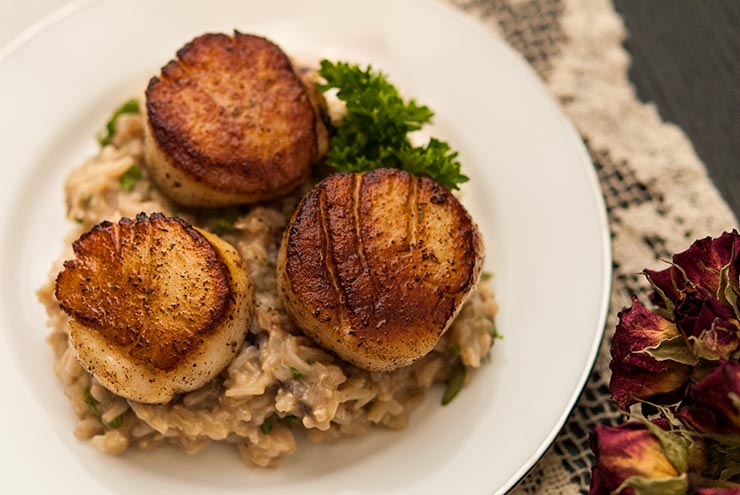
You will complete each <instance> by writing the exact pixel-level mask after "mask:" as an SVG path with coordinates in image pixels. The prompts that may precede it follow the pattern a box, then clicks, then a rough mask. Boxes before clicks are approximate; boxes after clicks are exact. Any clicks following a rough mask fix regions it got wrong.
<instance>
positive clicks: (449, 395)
mask: <svg viewBox="0 0 740 495" xmlns="http://www.w3.org/2000/svg"><path fill="white" fill-rule="evenodd" d="M467 374H468V371H467V368H465V365H464V364H462V363H461V362H460V361H457V363H456V364H455V368H454V369H453V370H452V373H451V374H450V377H449V378H448V379H447V388H446V389H445V393H444V395H443V396H442V405H443V406H446V405H447V404H449V403H450V402H452V399H454V398H455V397H456V396H457V394H458V393H460V390H462V388H463V385H465V377H466V375H467Z"/></svg>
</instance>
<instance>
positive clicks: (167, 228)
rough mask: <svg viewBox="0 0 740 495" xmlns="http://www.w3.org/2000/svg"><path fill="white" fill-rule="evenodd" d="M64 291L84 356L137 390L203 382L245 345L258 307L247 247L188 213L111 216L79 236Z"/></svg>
mask: <svg viewBox="0 0 740 495" xmlns="http://www.w3.org/2000/svg"><path fill="white" fill-rule="evenodd" d="M73 248H74V253H75V258H74V259H72V260H68V261H66V262H65V263H64V269H63V270H62V271H61V272H60V273H59V275H58V276H57V280H56V288H55V293H54V294H55V296H56V298H57V300H58V301H59V305H60V307H61V308H62V310H64V312H65V313H67V315H69V317H70V321H69V340H70V344H71V346H72V348H73V350H74V353H75V355H76V357H77V359H78V361H79V362H80V364H81V365H82V366H83V367H84V368H85V369H86V370H87V371H88V372H90V373H91V374H92V375H93V376H94V377H95V378H96V379H97V380H98V381H99V382H100V383H101V384H102V385H103V386H104V387H106V388H107V389H109V390H110V391H112V392H113V393H115V394H118V395H120V396H123V397H125V398H127V399H131V400H134V401H139V402H145V403H153V404H159V403H165V402H168V401H170V400H171V399H172V398H173V397H174V395H175V394H178V393H181V392H188V391H191V390H195V389H197V388H200V387H201V386H203V385H204V384H205V383H207V382H208V381H209V380H211V379H212V378H214V377H215V376H216V375H217V374H218V373H220V372H221V371H222V370H223V369H224V368H225V367H226V366H227V365H228V364H229V363H230V362H231V360H232V359H233V358H234V356H235V355H236V353H237V352H238V351H239V350H240V349H241V345H242V343H243V341H244V337H245V334H246V331H247V329H248V328H249V324H250V322H251V320H252V316H253V312H254V302H253V289H252V282H251V279H250V278H249V275H248V273H247V270H246V268H245V266H244V264H243V262H242V260H241V258H240V257H239V254H238V253H237V252H236V251H235V250H234V248H233V247H231V245H229V244H228V243H226V242H225V241H223V240H221V239H220V238H218V237H217V236H215V235H214V234H211V233H208V232H205V231H202V230H199V229H197V228H195V227H192V226H191V225H189V224H187V223H186V222H185V221H183V220H181V219H179V218H167V217H165V216H163V215H162V214H158V213H153V214H152V215H150V216H147V215H145V214H144V213H141V214H139V215H137V217H136V219H135V220H131V219H128V218H123V219H121V220H120V221H119V222H118V223H117V224H113V223H110V222H102V223H100V224H98V225H96V226H95V227H93V228H92V229H91V230H89V231H88V232H86V233H84V234H83V235H82V236H81V237H80V238H79V239H78V240H77V241H75V242H74V244H73Z"/></svg>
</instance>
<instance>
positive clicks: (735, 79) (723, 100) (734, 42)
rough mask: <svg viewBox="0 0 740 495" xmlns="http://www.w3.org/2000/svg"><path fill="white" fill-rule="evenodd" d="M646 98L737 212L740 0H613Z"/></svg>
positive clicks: (739, 202) (739, 188)
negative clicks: (677, 130)
mask: <svg viewBox="0 0 740 495" xmlns="http://www.w3.org/2000/svg"><path fill="white" fill-rule="evenodd" d="M614 5H615V7H616V9H617V12H619V13H620V14H621V15H622V18H623V19H624V23H625V26H626V27H627V30H628V32H629V38H628V39H627V41H626V42H625V47H626V48H627V50H628V51H629V52H630V54H631V55H632V67H631V68H630V73H629V77H630V80H631V81H632V82H633V83H634V85H635V87H636V89H637V96H638V97H639V98H640V99H641V100H643V101H646V102H647V101H650V102H654V103H655V104H656V105H657V108H658V111H659V112H660V115H661V116H662V117H663V119H665V120H667V121H669V122H673V123H674V124H677V125H678V126H680V127H681V128H682V129H683V130H684V132H686V134H687V135H688V137H689V139H690V140H691V142H692V143H693V145H694V148H695V149H696V152H697V154H698V155H699V157H700V158H701V159H702V161H703V162H704V163H705V164H706V166H707V169H708V171H709V175H710V176H711V178H712V180H713V181H714V183H715V185H716V186H717V188H718V189H719V190H720V192H721V193H722V196H723V197H724V198H725V200H726V201H727V203H728V204H729V205H730V208H732V211H733V212H734V213H735V216H736V217H740V0H614Z"/></svg>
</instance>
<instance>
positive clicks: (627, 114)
mask: <svg viewBox="0 0 740 495" xmlns="http://www.w3.org/2000/svg"><path fill="white" fill-rule="evenodd" d="M454 3H456V4H457V5H458V6H460V7H461V8H463V9H465V10H467V11H468V12H470V13H471V14H473V15H475V16H477V17H479V18H480V19H482V20H483V21H484V22H485V23H487V24H489V25H490V26H491V27H492V28H493V29H495V30H496V31H498V32H499V34H500V35H501V36H503V37H504V38H505V39H506V40H507V41H508V42H509V43H510V44H511V45H512V46H513V47H514V48H516V49H517V50H518V51H519V52H520V53H521V54H522V55H523V56H524V57H525V58H526V59H527V60H528V61H529V62H530V64H531V65H532V67H533V68H534V69H535V70H536V71H537V73H538V74H539V75H540V77H541V78H542V79H543V81H544V82H545V84H546V85H547V86H548V87H549V88H550V90H551V91H552V92H553V94H554V95H555V96H556V97H557V98H558V99H559V101H560V104H561V105H562V108H563V109H564V111H565V113H566V114H567V115H568V116H569V117H570V119H571V120H572V121H573V123H574V124H575V126H576V127H577V129H578V131H579V132H580V134H581V136H582V137H583V140H584V142H585V144H586V147H587V149H588V151H589V153H590V154H591V158H592V160H593V162H594V167H595V168H596V171H597V173H598V176H599V179H600V182H601V188H602V191H603V193H604V197H605V198H606V205H607V210H608V214H609V223H610V229H611V235H612V247H613V253H614V273H613V288H612V296H611V309H610V316H609V319H608V321H607V325H606V335H605V338H604V341H603V342H602V345H601V352H600V353H599V356H598V358H597V361H596V365H595V367H594V371H593V373H592V375H591V377H590V379H589V381H588V384H587V385H586V388H585V390H584V393H583V395H582V396H581V399H580V400H579V402H578V404H577V405H576V408H575V410H574V411H573V413H572V414H571V416H570V418H569V419H568V422H567V423H566V425H565V427H564V429H563V431H562V432H561V433H560V435H559V436H558V437H557V439H556V440H555V442H554V444H553V445H552V447H551V448H550V449H549V450H548V452H547V453H546V454H545V456H544V457H543V458H542V460H541V461H540V462H539V463H538V464H537V466H536V467H535V468H534V470H533V471H532V472H531V473H530V474H529V475H528V476H527V477H526V478H525V479H524V480H523V481H522V483H521V484H520V485H519V487H518V488H517V489H516V490H514V493H515V494H517V495H521V494H529V493H544V494H569V495H570V494H574V493H584V494H585V493H588V483H589V479H590V470H591V464H592V462H593V458H592V455H591V451H590V449H589V446H588V434H589V432H590V431H591V429H592V428H593V426H594V425H596V424H613V423H615V422H616V421H617V420H618V418H619V413H618V411H617V409H616V406H615V405H614V404H613V403H612V402H611V401H610V400H609V390H608V383H609V370H608V364H609V340H610V337H611V335H612V333H613V331H614V326H615V324H616V313H617V311H618V310H619V309H621V308H622V307H624V306H627V305H628V304H629V298H630V296H631V295H632V294H638V295H639V294H642V295H643V296H645V295H646V292H647V287H646V286H647V284H646V282H645V281H644V279H643V277H641V276H639V275H637V274H638V273H639V272H640V271H641V270H642V269H643V268H645V267H650V266H652V267H657V266H659V265H660V260H661V259H666V258H670V255H671V253H673V252H676V251H681V250H683V249H685V248H686V247H688V245H689V244H690V243H691V242H692V241H693V240H694V239H695V238H699V237H705V236H707V235H713V236H714V235H718V234H720V233H721V232H722V231H724V230H729V229H732V228H734V227H736V226H737V220H736V219H735V217H734V216H733V214H732V212H731V211H730V210H729V208H728V207H727V205H726V204H725V203H724V201H723V200H722V199H721V198H720V196H719V193H718V192H717V190H716V189H715V188H714V186H713V185H712V183H711V181H710V180H709V178H708V177H707V173H706V170H705V168H704V165H703V164H702V163H701V161H700V160H699V158H698V157H697V156H696V153H695V152H694V149H693V148H692V146H691V143H690V142H689V140H688V139H687V138H686V136H685V135H684V134H683V132H682V131H681V130H680V129H679V128H678V127H676V126H674V125H672V124H668V123H666V122H663V121H662V120H661V118H660V116H659V115H658V113H657V111H656V109H655V107H654V106H653V105H651V104H645V103H641V102H640V101H638V99H637V97H636V95H635V91H634V88H633V87H632V85H631V84H630V82H629V80H628V78H627V71H628V69H629V65H630V57H629V55H628V53H627V52H626V51H625V50H624V48H623V47H622V42H623V41H624V38H625V36H626V33H625V29H624V26H623V25H622V21H621V19H620V17H619V16H618V15H617V14H616V12H615V11H614V8H613V6H612V4H611V2H610V1H609V0H455V1H454Z"/></svg>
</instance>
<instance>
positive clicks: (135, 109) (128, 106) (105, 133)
mask: <svg viewBox="0 0 740 495" xmlns="http://www.w3.org/2000/svg"><path fill="white" fill-rule="evenodd" d="M139 112H140V110H139V100H137V99H136V98H131V99H130V100H127V101H125V102H124V103H123V104H122V105H121V106H120V107H118V108H117V109H116V110H115V111H114V112H113V115H111V118H110V119H108V122H106V124H105V129H103V130H102V131H101V132H100V134H99V135H98V143H100V146H106V145H108V144H110V143H111V141H112V140H113V135H114V134H115V133H116V121H117V120H118V117H120V116H121V115H123V114H126V113H139Z"/></svg>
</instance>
